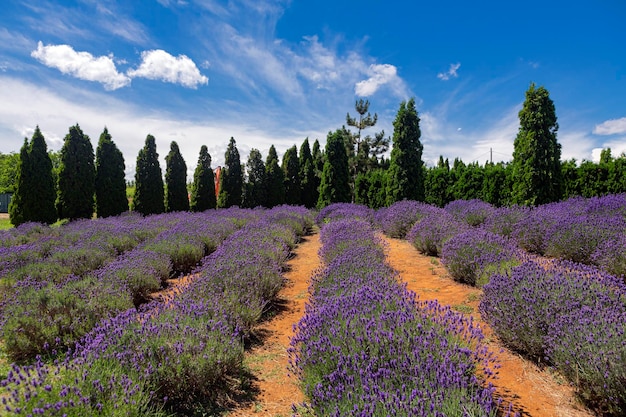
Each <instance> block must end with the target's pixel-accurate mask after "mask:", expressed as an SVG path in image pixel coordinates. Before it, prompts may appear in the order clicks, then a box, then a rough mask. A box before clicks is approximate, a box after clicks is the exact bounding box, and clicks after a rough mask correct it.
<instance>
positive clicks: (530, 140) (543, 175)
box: [511, 83, 563, 206]
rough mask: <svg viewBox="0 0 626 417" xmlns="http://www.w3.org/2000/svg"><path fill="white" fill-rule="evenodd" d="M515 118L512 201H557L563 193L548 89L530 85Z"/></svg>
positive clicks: (556, 125) (540, 202)
mask: <svg viewBox="0 0 626 417" xmlns="http://www.w3.org/2000/svg"><path fill="white" fill-rule="evenodd" d="M519 120H520V127H519V132H518V133H517V137H516V138H515V142H514V143H513V146H514V150H513V163H512V165H513V191H512V196H511V198H512V202H513V203H515V204H524V205H531V206H535V205H539V204H545V203H549V202H552V201H558V200H559V199H560V198H561V195H562V192H563V191H562V187H563V179H562V175H561V145H560V144H559V143H558V142H557V139H556V132H557V131H558V129H559V125H558V123H557V118H556V111H555V108H554V102H552V100H551V99H550V93H548V90H546V89H545V88H544V87H543V86H542V87H539V88H535V84H534V83H531V84H530V87H529V88H528V90H527V91H526V100H525V101H524V105H523V107H522V110H520V112H519Z"/></svg>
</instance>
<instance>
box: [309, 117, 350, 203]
mask: <svg viewBox="0 0 626 417" xmlns="http://www.w3.org/2000/svg"><path fill="white" fill-rule="evenodd" d="M348 135H350V133H349V132H348V131H346V130H345V129H337V130H336V131H335V132H333V133H331V132H329V133H328V137H327V139H326V152H325V155H326V160H325V162H324V170H323V171H322V181H321V184H320V195H319V198H318V200H317V207H318V208H320V209H321V208H324V207H326V206H327V205H329V204H332V203H349V202H350V200H351V193H350V169H349V166H348V155H347V153H346V146H345V144H346V138H347V136H348Z"/></svg>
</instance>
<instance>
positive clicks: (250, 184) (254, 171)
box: [243, 148, 267, 208]
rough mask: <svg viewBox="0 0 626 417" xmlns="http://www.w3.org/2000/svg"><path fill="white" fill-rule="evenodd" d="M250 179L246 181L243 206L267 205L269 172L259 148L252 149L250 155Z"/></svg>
mask: <svg viewBox="0 0 626 417" xmlns="http://www.w3.org/2000/svg"><path fill="white" fill-rule="evenodd" d="M246 165H247V167H248V181H247V182H246V186H245V190H244V196H243V206H244V207H247V208H254V207H259V206H263V207H265V206H267V173H266V172H265V163H264V162H263V158H262V156H261V152H260V151H259V150H258V149H254V148H253V149H251V150H250V155H249V156H248V163H247V164H246Z"/></svg>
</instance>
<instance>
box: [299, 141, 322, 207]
mask: <svg viewBox="0 0 626 417" xmlns="http://www.w3.org/2000/svg"><path fill="white" fill-rule="evenodd" d="M318 185H319V184H318V183H317V178H316V176H315V166H314V165H313V155H312V154H311V148H310V147H309V138H306V139H304V142H302V145H301V146H300V187H301V191H302V196H301V204H303V205H304V206H305V207H307V208H313V207H315V204H316V203H317V199H318V197H319V194H318V191H317V187H318Z"/></svg>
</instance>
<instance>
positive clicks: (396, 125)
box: [387, 98, 424, 205]
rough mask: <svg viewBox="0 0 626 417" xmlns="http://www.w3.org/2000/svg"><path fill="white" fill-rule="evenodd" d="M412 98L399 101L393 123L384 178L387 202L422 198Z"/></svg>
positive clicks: (417, 120)
mask: <svg viewBox="0 0 626 417" xmlns="http://www.w3.org/2000/svg"><path fill="white" fill-rule="evenodd" d="M419 122H420V119H419V117H418V116H417V110H416V109H415V99H413V98H411V99H410V100H409V101H408V103H407V102H404V101H403V102H402V103H400V109H399V110H398V113H397V115H396V119H395V120H394V122H393V147H392V149H391V163H390V165H389V171H388V177H387V205H391V204H393V203H394V202H396V201H400V200H415V201H424V170H423V168H422V167H423V165H424V163H423V162H422V151H423V146H422V143H421V142H420V136H421V132H420V127H419Z"/></svg>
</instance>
